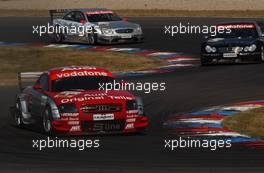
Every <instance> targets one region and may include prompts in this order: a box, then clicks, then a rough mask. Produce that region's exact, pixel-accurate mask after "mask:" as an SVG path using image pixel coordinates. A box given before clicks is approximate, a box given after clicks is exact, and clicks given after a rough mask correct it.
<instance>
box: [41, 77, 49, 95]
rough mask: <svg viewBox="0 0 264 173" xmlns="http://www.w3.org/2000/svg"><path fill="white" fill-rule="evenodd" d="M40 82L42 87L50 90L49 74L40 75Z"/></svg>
mask: <svg viewBox="0 0 264 173" xmlns="http://www.w3.org/2000/svg"><path fill="white" fill-rule="evenodd" d="M38 84H39V85H41V87H42V89H43V90H44V91H48V90H49V77H48V75H47V74H43V75H42V76H40V78H39V81H38Z"/></svg>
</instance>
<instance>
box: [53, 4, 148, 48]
mask: <svg viewBox="0 0 264 173" xmlns="http://www.w3.org/2000/svg"><path fill="white" fill-rule="evenodd" d="M50 16H51V22H52V26H53V29H54V34H53V36H54V40H55V41H56V42H64V41H68V42H69V41H70V42H82V43H88V44H96V43H100V44H114V43H124V42H142V40H143V32H142V29H141V26H140V25H139V24H136V23H131V22H128V21H127V20H126V19H125V18H124V19H122V18H121V17H119V16H118V15H116V14H115V13H114V12H113V11H111V10H107V9H101V8H100V9H99V8H95V9H63V10H50Z"/></svg>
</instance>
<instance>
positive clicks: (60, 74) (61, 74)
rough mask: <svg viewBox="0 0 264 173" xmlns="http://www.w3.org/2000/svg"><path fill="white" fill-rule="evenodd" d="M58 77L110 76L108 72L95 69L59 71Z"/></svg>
mask: <svg viewBox="0 0 264 173" xmlns="http://www.w3.org/2000/svg"><path fill="white" fill-rule="evenodd" d="M56 76H57V78H67V77H76V76H108V74H107V73H106V72H97V71H95V72H93V71H86V70H85V71H79V72H78V71H73V72H69V73H59V74H56Z"/></svg>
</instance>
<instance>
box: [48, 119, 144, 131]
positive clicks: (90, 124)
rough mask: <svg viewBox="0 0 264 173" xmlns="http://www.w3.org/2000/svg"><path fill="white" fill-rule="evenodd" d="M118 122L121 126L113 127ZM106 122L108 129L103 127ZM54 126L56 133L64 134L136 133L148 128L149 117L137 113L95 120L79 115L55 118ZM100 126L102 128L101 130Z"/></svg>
mask: <svg viewBox="0 0 264 173" xmlns="http://www.w3.org/2000/svg"><path fill="white" fill-rule="evenodd" d="M117 122H118V123H119V122H120V127H118V129H111V128H113V127H115V126H116V125H117ZM105 123H107V124H105ZM104 124H105V125H106V126H107V128H108V130H106V129H105V128H104V127H103V126H104ZM52 126H53V129H54V132H55V133H56V134H63V135H89V134H120V133H121V134H122V133H135V132H141V131H144V130H145V129H146V128H147V126H148V118H147V117H146V116H138V115H137V116H133V117H129V118H124V119H116V120H107V121H94V120H81V119H79V118H78V117H75V118H68V119H65V118H64V119H61V120H53V121H52ZM98 128H99V129H98ZM100 128H102V129H101V130H100Z"/></svg>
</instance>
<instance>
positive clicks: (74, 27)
mask: <svg viewBox="0 0 264 173" xmlns="http://www.w3.org/2000/svg"><path fill="white" fill-rule="evenodd" d="M63 19H64V20H65V21H66V22H65V25H66V26H67V28H68V32H67V36H68V38H69V39H72V40H74V39H78V37H79V32H78V31H79V30H80V29H81V28H80V26H81V25H82V24H81V21H82V20H85V18H84V15H83V14H82V13H81V12H79V11H72V12H69V13H68V14H66V15H65V16H64V18H63Z"/></svg>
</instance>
